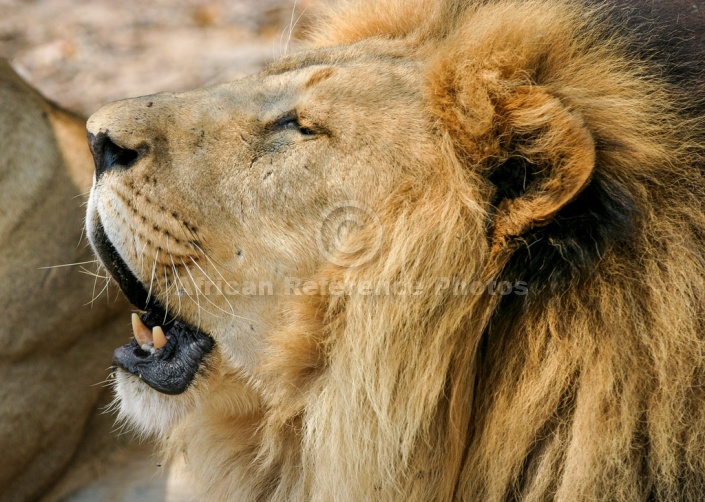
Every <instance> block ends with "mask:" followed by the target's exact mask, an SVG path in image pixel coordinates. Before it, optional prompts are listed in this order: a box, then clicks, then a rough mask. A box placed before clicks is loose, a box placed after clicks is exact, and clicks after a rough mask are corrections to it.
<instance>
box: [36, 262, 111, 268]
mask: <svg viewBox="0 0 705 502" xmlns="http://www.w3.org/2000/svg"><path fill="white" fill-rule="evenodd" d="M89 263H98V260H89V261H78V262H76V263H64V264H63V265H50V266H48V267H39V270H49V269H52V268H62V267H75V266H77V265H87V264H89Z"/></svg>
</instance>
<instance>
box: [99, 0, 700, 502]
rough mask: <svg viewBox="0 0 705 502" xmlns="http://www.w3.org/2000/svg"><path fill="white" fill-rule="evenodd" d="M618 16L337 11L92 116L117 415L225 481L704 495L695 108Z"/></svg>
mask: <svg viewBox="0 0 705 502" xmlns="http://www.w3.org/2000/svg"><path fill="white" fill-rule="evenodd" d="M360 5H362V7H361V6H360ZM608 20H609V16H608V15H607V14H606V13H605V12H602V11H599V10H597V11H596V10H595V9H592V10H589V9H585V8H583V7H581V6H579V5H576V4H575V3H573V2H564V1H560V2H555V1H551V2H549V1H544V0H535V1H528V2H526V1H516V0H498V1H487V2H454V1H448V2H413V1H410V2H405V3H400V2H388V3H385V4H383V5H382V4H380V5H378V4H357V3H352V4H345V7H344V8H339V9H338V10H335V9H333V10H332V11H330V12H329V14H328V16H327V17H326V18H324V20H323V24H322V26H323V28H321V29H320V30H319V31H318V32H317V33H316V34H314V35H313V37H312V40H314V42H312V44H311V46H310V48H309V49H307V50H304V51H302V52H298V53H295V54H292V55H288V56H286V57H284V58H282V59H281V60H279V61H277V62H275V63H273V64H271V65H270V66H268V67H267V68H266V69H265V70H264V71H263V72H261V73H260V74H257V75H255V76H253V77H250V78H247V79H244V80H240V81H237V82H231V83H226V84H220V85H216V86H212V87H207V88H203V89H199V90H195V91H191V92H186V93H180V94H158V95H154V96H147V97H144V98H138V99H131V100H126V101H120V102H116V103H113V104H110V105H107V106H106V107H104V108H103V109H101V110H100V111H99V112H98V113H96V114H95V115H94V116H93V117H91V119H90V120H89V123H88V129H89V133H90V143H91V148H92V151H93V155H94V158H95V163H96V178H95V183H94V186H93V189H92V192H91V197H90V202H89V208H88V216H87V229H88V233H89V236H90V239H91V242H92V244H93V246H94V248H95V250H96V252H97V254H98V256H99V257H100V258H101V260H102V262H103V263H104V265H105V267H106V268H107V270H108V271H109V272H110V273H111V275H112V276H113V277H114V278H115V279H116V281H117V282H118V283H119V284H120V286H121V288H122V290H123V291H124V292H125V293H126V295H127V297H128V298H129V299H130V300H131V301H132V303H133V304H134V305H135V306H137V307H138V308H140V309H144V310H145V313H144V314H143V315H142V316H141V318H140V317H137V316H135V317H134V318H133V329H134V333H135V340H133V341H132V342H131V343H130V344H128V345H126V346H124V347H121V348H119V349H118V350H116V352H115V355H114V359H113V361H114V364H115V365H116V367H117V368H118V370H117V386H116V388H117V394H118V397H119V401H120V411H121V413H122V415H123V417H124V418H126V419H127V420H129V421H130V422H131V423H132V424H134V425H136V426H137V427H138V428H139V429H140V430H141V431H143V432H145V433H155V434H157V435H159V436H161V437H162V438H164V439H165V440H167V442H169V443H171V444H172V445H174V446H175V447H176V448H178V449H182V450H183V451H185V453H186V456H187V458H188V459H189V462H190V465H191V466H192V468H193V469H194V470H195V471H197V473H198V475H197V478H198V479H200V480H201V481H202V483H203V485H204V487H205V490H206V491H207V492H208V494H209V496H212V497H216V498H219V499H223V500H225V499H233V498H234V497H237V496H240V497H244V498H245V499H254V498H258V497H269V498H274V499H281V500H289V499H291V498H303V499H314V500H332V499H336V500H337V499H345V500H347V499H350V500H372V499H375V500H377V499H379V500H387V499H399V500H409V499H410V498H411V499H414V500H430V499H436V498H439V499H450V498H454V497H455V498H468V499H471V500H474V499H487V500H499V499H505V498H512V497H528V498H536V499H543V498H546V497H548V496H549V495H551V496H555V497H558V498H570V497H572V496H574V495H575V494H576V493H577V494H578V498H580V497H584V498H599V497H600V496H605V494H616V495H615V497H616V498H620V499H628V498H633V497H638V496H643V495H644V494H646V493H653V494H655V495H656V496H657V497H666V498H668V497H672V496H676V495H678V496H681V497H685V498H687V497H690V496H695V494H698V493H700V492H699V489H700V488H701V487H702V486H703V483H705V477H704V476H703V472H705V465H704V463H705V461H704V460H703V458H704V457H703V456H702V455H701V452H703V450H704V449H705V442H703V441H702V440H701V439H699V438H700V432H699V430H700V427H701V426H702V425H703V424H702V421H703V420H705V418H704V417H705V395H703V393H702V391H701V390H699V389H700V387H699V386H700V384H699V383H698V382H699V381H700V379H702V375H703V371H705V364H703V360H702V359H701V357H700V354H701V352H702V351H703V349H705V344H704V343H703V341H702V332H703V319H705V306H704V304H703V298H705V287H704V286H703V279H705V253H704V251H703V249H704V248H703V244H705V243H704V242H703V239H705V215H704V214H703V208H702V200H703V199H702V197H703V181H702V178H701V169H700V167H699V166H700V165H701V160H700V157H701V154H702V138H701V137H700V136H701V132H702V121H700V120H699V119H698V118H697V117H696V118H693V112H694V111H695V110H697V108H696V107H694V106H692V105H693V103H692V102H687V101H686V99H685V98H684V97H683V95H682V94H681V93H679V90H678V89H675V88H673V87H671V86H669V84H668V83H667V81H666V78H665V74H664V72H663V69H664V68H666V67H664V68H661V67H658V68H656V67H655V66H654V65H655V63H652V61H651V60H650V59H644V60H641V59H639V58H638V57H637V55H636V53H635V52H631V51H630V49H628V44H627V41H626V40H627V39H625V38H624V37H621V36H618V35H617V34H616V33H615V32H614V31H611V30H610V29H608V28H606V26H607V25H608ZM632 41H633V40H632ZM650 65H652V66H650ZM685 85H686V84H685V83H681V90H682V89H683V88H685ZM686 111H688V112H689V113H690V114H691V115H690V116H689V117H686V114H685V113H686Z"/></svg>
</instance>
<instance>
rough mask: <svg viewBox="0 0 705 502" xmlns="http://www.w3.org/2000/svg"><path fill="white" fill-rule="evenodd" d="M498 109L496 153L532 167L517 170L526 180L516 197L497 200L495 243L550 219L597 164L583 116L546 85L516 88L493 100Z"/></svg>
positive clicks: (588, 176) (579, 187)
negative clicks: (503, 96) (571, 108)
mask: <svg viewBox="0 0 705 502" xmlns="http://www.w3.org/2000/svg"><path fill="white" fill-rule="evenodd" d="M496 113H497V114H498V118H497V120H498V127H499V133H500V135H501V137H502V138H503V140H502V145H501V146H500V148H502V149H503V150H504V151H503V152H502V153H501V155H500V157H501V158H505V159H516V158H519V159H522V160H523V161H524V162H523V165H524V166H525V167H526V166H527V165H528V166H529V169H530V172H523V173H521V174H522V175H523V176H524V177H525V178H524V180H523V183H524V185H523V186H522V187H521V188H522V189H521V191H519V193H518V194H517V195H516V196H515V197H513V198H509V197H508V198H504V199H502V200H499V201H497V202H498V207H497V210H496V213H495V215H494V218H493V223H492V233H491V238H492V245H493V247H494V248H497V247H500V246H504V245H505V244H506V243H507V241H508V240H510V239H511V238H513V237H519V236H521V235H522V234H523V233H525V232H527V231H528V230H530V229H532V228H534V227H538V226H543V225H546V224H548V223H549V222H550V221H551V220H552V219H553V217H554V216H555V215H556V213H558V211H560V209H561V208H562V207H564V206H565V205H566V204H568V203H569V202H570V201H572V200H573V199H574V198H575V197H576V196H577V195H578V194H579V193H580V192H581V191H582V190H583V188H585V186H586V185H587V184H588V182H589V180H590V177H591V176H592V173H593V170H594V168H595V142H594V140H593V137H592V134H591V133H590V131H589V129H588V128H587V126H586V124H585V123H584V121H583V119H582V117H581V116H580V115H579V114H578V113H576V112H574V111H571V110H570V109H569V108H568V107H567V106H566V105H565V104H564V103H563V102H562V101H561V100H560V99H558V98H557V97H554V96H552V95H551V94H550V93H549V92H547V91H545V90H544V89H542V88H540V87H532V86H525V87H520V88H518V89H516V90H515V91H514V92H512V93H511V95H510V96H508V97H506V98H505V99H504V100H502V101H500V102H498V103H497V108H496ZM516 164H517V163H512V162H508V165H509V166H512V165H516ZM495 169H497V168H495ZM500 173H501V170H500ZM503 174H505V175H508V176H512V175H514V176H516V174H517V173H507V172H504V173H503Z"/></svg>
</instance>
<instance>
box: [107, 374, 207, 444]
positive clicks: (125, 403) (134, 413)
mask: <svg viewBox="0 0 705 502" xmlns="http://www.w3.org/2000/svg"><path fill="white" fill-rule="evenodd" d="M114 389H115V401H114V403H113V404H114V406H115V408H116V409H117V410H118V420H119V421H120V422H122V423H123V424H125V425H127V427H129V428H130V429H132V430H133V431H134V432H135V433H137V435H139V436H165V435H167V434H168V433H169V432H170V431H171V430H173V429H174V427H175V426H176V425H177V424H178V423H179V422H181V421H182V420H183V419H184V417H185V416H186V415H188V414H189V413H190V412H191V411H192V410H193V409H194V408H195V407H196V392H195V391H194V390H192V389H189V390H188V391H186V392H184V393H182V394H180V395H178V396H170V395H166V394H162V393H161V392H157V391H156V390H154V389H152V388H150V387H148V386H146V385H145V384H144V382H142V381H141V380H140V379H139V378H138V377H136V376H134V375H132V374H130V373H128V372H126V371H124V370H117V371H116V372H115V383H114Z"/></svg>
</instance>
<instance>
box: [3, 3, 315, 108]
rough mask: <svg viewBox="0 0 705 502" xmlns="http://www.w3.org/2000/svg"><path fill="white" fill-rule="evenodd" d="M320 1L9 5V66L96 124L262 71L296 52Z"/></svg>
mask: <svg viewBox="0 0 705 502" xmlns="http://www.w3.org/2000/svg"><path fill="white" fill-rule="evenodd" d="M315 1H316V0H296V1H295V0H230V1H227V0H221V1H208V0H152V1H147V2H145V1H138V0H0V57H4V58H7V59H9V60H10V62H11V64H12V66H13V67H14V68H15V69H16V70H17V72H18V73H20V75H22V77H24V78H25V79H26V80H27V81H28V82H29V83H30V84H32V85H33V86H34V87H37V88H38V89H39V90H40V91H41V92H42V93H43V94H44V95H45V96H47V97H48V98H49V99H51V100H53V101H55V102H57V103H59V104H60V105H62V106H64V107H67V108H69V109H71V110H73V111H77V112H80V113H82V114H83V115H86V116H88V115H90V114H91V113H93V112H94V111H96V110H97V109H98V108H99V107H100V106H101V105H102V104H105V103H106V102H109V101H113V100H116V99H121V98H126V97H134V96H140V95H145V94H152V93H154V92H159V91H180V90H187V89H190V88H194V87H198V86H200V85H204V84H209V83H215V82H222V81H227V80H232V79H235V78H237V77H240V76H243V75H246V74H249V73H252V72H254V71H256V70H257V69H258V68H260V67H261V66H262V64H264V63H265V62H267V61H270V60H272V59H274V58H275V57H277V56H279V55H281V54H283V53H284V52H286V51H287V50H288V49H290V48H291V46H292V44H295V43H296V40H297V38H299V37H300V36H301V34H302V33H304V32H305V28H306V25H307V23H308V22H309V21H310V16H311V12H312V11H313V10H314V9H313V8H312V7H313V3H314V2H315Z"/></svg>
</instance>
